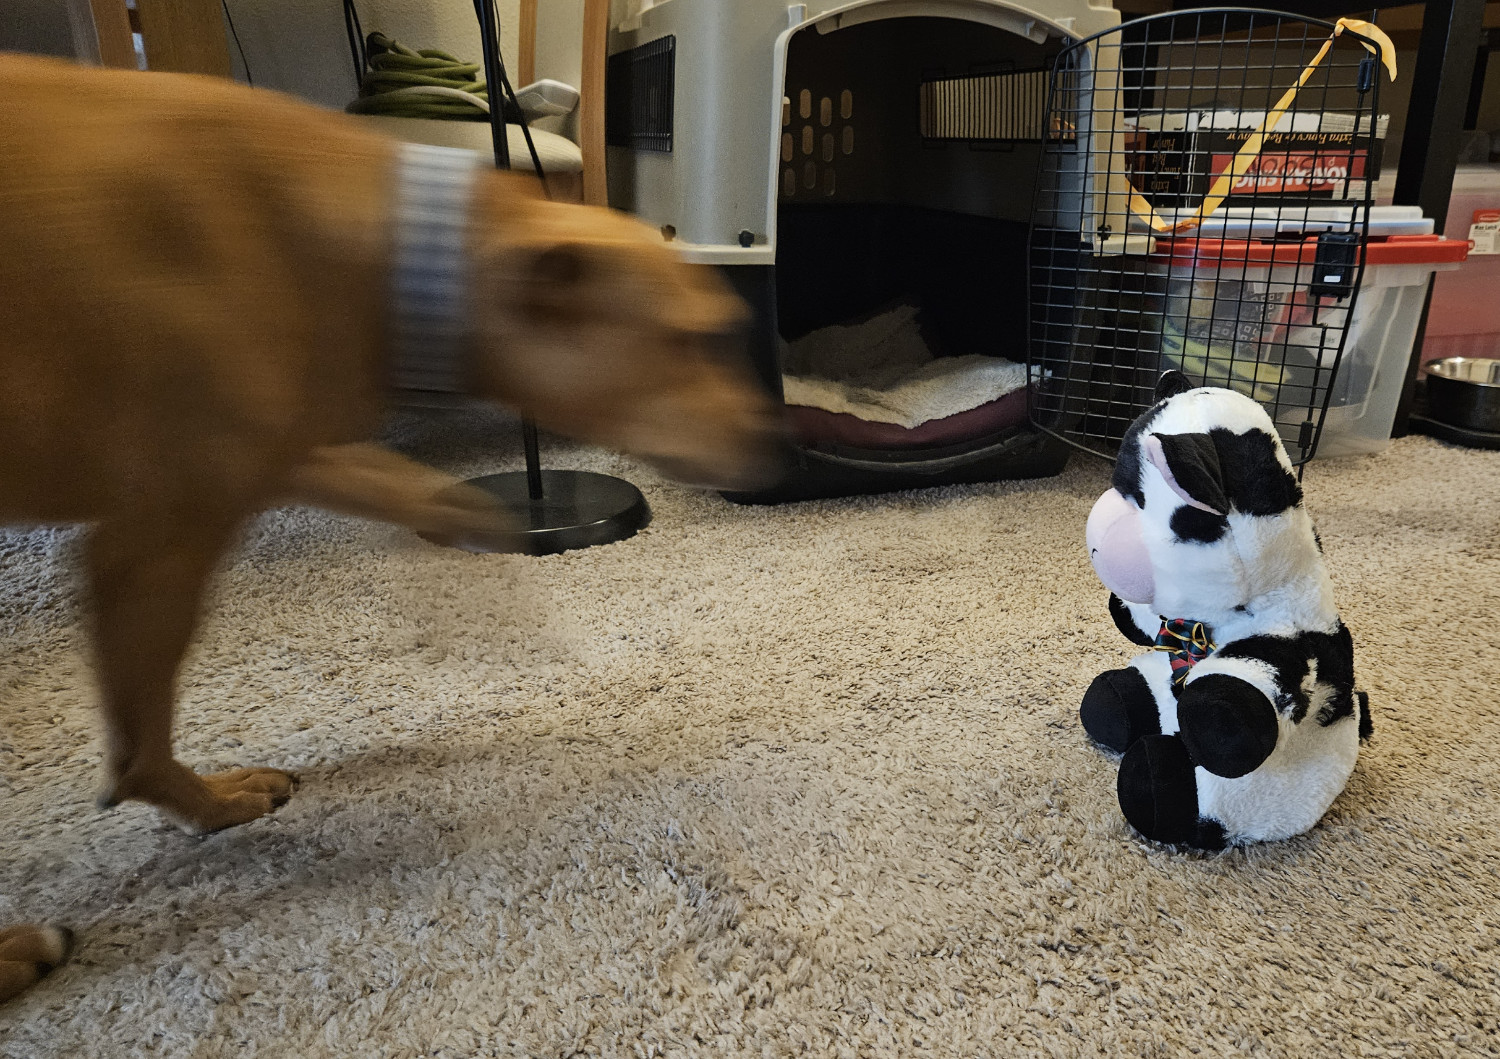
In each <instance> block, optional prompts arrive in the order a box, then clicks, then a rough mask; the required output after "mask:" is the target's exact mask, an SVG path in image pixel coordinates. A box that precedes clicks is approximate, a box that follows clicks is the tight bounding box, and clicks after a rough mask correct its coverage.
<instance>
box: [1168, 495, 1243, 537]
mask: <svg viewBox="0 0 1500 1059" xmlns="http://www.w3.org/2000/svg"><path fill="white" fill-rule="evenodd" d="M1169 524H1170V525H1171V527H1172V532H1173V533H1174V534H1176V536H1177V539H1178V540H1179V541H1182V542H1183V543H1192V544H1213V543H1214V542H1215V541H1219V540H1223V539H1224V534H1226V533H1228V532H1229V520H1228V519H1227V518H1225V517H1224V516H1223V515H1219V514H1216V513H1214V512H1212V511H1204V510H1203V509H1202V508H1196V507H1188V506H1187V505H1186V504H1184V505H1183V506H1182V507H1180V508H1178V509H1177V510H1176V511H1174V512H1172V518H1171V521H1170V523H1169Z"/></svg>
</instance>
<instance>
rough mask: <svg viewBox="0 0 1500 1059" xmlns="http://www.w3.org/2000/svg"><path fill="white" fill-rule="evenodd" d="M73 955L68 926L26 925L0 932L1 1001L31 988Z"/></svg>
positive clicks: (70, 932) (71, 938)
mask: <svg viewBox="0 0 1500 1059" xmlns="http://www.w3.org/2000/svg"><path fill="white" fill-rule="evenodd" d="M72 953H73V932H72V931H71V930H68V929H67V928H66V927H44V926H35V925H31V924H28V925H25V926H19V927H6V928H4V929H3V930H0V1001H5V1000H9V999H10V998H11V997H13V996H15V995H16V994H17V993H20V992H21V991H22V990H24V989H26V988H28V987H29V986H31V985H32V984H33V983H35V982H36V981H37V980H38V979H40V978H41V977H42V976H43V975H45V974H47V972H49V971H51V970H52V969H53V968H54V967H57V966H59V965H60V964H63V963H66V962H67V960H68V957H69V956H71V955H72Z"/></svg>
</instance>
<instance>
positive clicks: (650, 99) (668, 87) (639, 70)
mask: <svg viewBox="0 0 1500 1059" xmlns="http://www.w3.org/2000/svg"><path fill="white" fill-rule="evenodd" d="M605 79H606V85H605V92H604V138H605V142H607V143H608V144H609V145H610V146H611V147H630V148H633V149H635V150H637V151H660V152H663V153H668V154H670V153H671V151H672V93H673V92H674V91H675V88H676V79H677V38H676V37H662V38H660V39H659V40H653V41H651V42H649V43H647V44H642V45H641V46H640V47H638V48H631V49H629V50H628V51H622V52H619V53H617V54H615V55H611V56H610V57H609V65H608V69H607V70H606V72H605Z"/></svg>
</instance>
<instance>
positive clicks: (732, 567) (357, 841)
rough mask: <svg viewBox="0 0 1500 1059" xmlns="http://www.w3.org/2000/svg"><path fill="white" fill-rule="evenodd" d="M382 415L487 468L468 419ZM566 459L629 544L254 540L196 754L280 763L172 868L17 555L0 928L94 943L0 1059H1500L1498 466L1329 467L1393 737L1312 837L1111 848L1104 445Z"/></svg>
mask: <svg viewBox="0 0 1500 1059" xmlns="http://www.w3.org/2000/svg"><path fill="white" fill-rule="evenodd" d="M399 433H400V438H401V442H402V444H403V445H404V447H406V448H407V449H408V450H409V451H412V452H415V453H418V454H422V455H424V456H426V457H427V458H428V459H430V460H431V461H432V462H434V463H437V464H440V465H444V466H447V467H450V468H452V469H455V470H459V471H463V472H470V473H480V472H485V471H489V470H494V469H497V468H500V467H507V466H510V467H513V466H515V465H516V464H517V452H516V447H515V444H514V442H513V437H514V433H515V432H514V429H513V427H512V425H511V424H510V423H508V422H507V421H504V420H501V419H498V418H489V417H483V416H472V417H471V416H461V417H457V418H453V419H448V420H442V421H436V420H433V421H425V422H413V423H409V424H406V425H405V426H404V427H403V428H402V429H401V431H400V432H399ZM549 452H550V459H551V461H552V462H553V463H554V464H555V465H560V466H569V465H571V466H587V467H593V468H600V469H609V470H614V471H619V472H623V473H625V474H627V475H628V476H629V477H631V478H632V479H634V480H635V481H637V482H639V483H640V484H642V485H643V486H644V488H645V491H646V492H647V494H648V496H649V498H650V501H651V503H652V505H653V506H654V508H655V513H656V520H655V522H654V523H653V525H652V526H651V528H650V529H649V530H648V531H647V532H645V533H644V534H642V535H641V536H639V537H638V538H636V539H635V540H632V541H630V542H628V543H623V544H619V545H615V546H610V547H606V548H599V549H596V550H593V551H589V552H584V553H576V554H572V555H567V556H562V557H554V558H549V559H543V560H534V559H533V560H528V559H517V558H499V557H475V556H470V555H465V554H460V553H457V552H449V551H443V550H439V549H437V548H434V547H430V546H427V545H425V544H423V543H421V542H420V541H417V540H415V539H414V538H412V537H410V536H408V535H406V534H404V533H403V532H400V531H397V530H394V529H390V528H387V527H383V526H377V525H371V524H366V523H361V522H358V521H355V520H350V519H343V518H335V517H332V516H327V515H324V514H321V513H316V512H309V511H301V510H294V511H284V512H277V513H272V514H270V515H268V516H266V517H265V518H263V519H262V520H261V521H259V522H258V523H257V524H256V525H255V526H253V527H252V528H251V529H250V531H249V532H248V533H247V535H246V538H245V541H244V545H243V548H242V550H241V551H240V552H239V554H238V555H237V557H236V558H234V560H233V561H232V563H231V564H229V565H228V567H227V569H226V571H225V573H224V576H223V578H222V581H221V583H220V587H219V590H218V594H217V599H216V600H215V602H214V605H213V611H212V618H211V620H210V621H209V623H208V625H207V627H206V628H205V629H204V631H203V633H202V636H201V638H200V643H199V645H198V647H197V648H196V651H195V653H194V654H193V656H192V658H191V660H190V662H189V664H188V665H187V667H186V671H185V672H184V674H183V679H182V685H183V693H182V709H181V726H180V735H179V740H180V745H181V750H182V754H183V756H184V757H185V758H186V759H187V760H188V761H189V762H192V763H193V764H195V765H197V766H200V767H209V768H219V767H227V766H231V765H234V764H236V763H241V762H243V763H247V764H248V763H264V764H275V765H281V766H287V767H291V768H294V769H297V770H299V771H300V772H301V774H302V780H303V782H302V787H301V790H300V791H299V792H298V793H297V795H296V797H295V798H294V799H293V800H292V802H291V803H290V804H289V805H287V806H286V807H285V808H284V809H282V810H281V811H280V812H278V813H276V814H274V815H273V816H271V817H269V818H266V819H264V820H260V821H257V822H255V823H254V824H251V825H249V826H247V827H244V828H241V829H239V830H236V831H231V832H226V833H223V834H219V835H214V836H212V837H209V838H207V839H204V840H201V841H197V840H193V839H190V838H187V837H184V836H183V835H181V834H179V833H177V832H175V831H173V830H169V829H167V828H165V827H163V826H162V825H161V824H160V823H158V821H157V820H156V818H155V816H154V814H153V813H152V812H150V811H149V810H146V809H143V808H141V807H138V806H126V807H123V808H121V809H119V810H116V811H113V812H107V813H101V812H98V811H96V810H95V809H94V808H93V804H92V800H93V793H94V785H95V783H96V780H97V777H98V764H99V746H98V741H97V735H96V731H95V720H94V716H93V713H92V708H91V705H90V703H91V700H92V699H93V697H94V690H93V687H92V686H91V682H90V678H89V675H88V668H87V662H86V655H85V645H84V642H83V638H82V636H81V633H80V629H79V625H78V611H77V603H76V593H75V590H74V588H73V583H72V580H71V577H70V575H69V573H68V565H67V562H66V560H67V559H68V557H69V555H70V553H71V552H72V551H73V550H74V549H75V548H76V544H77V537H76V534H75V533H73V532H71V531H70V532H44V531H35V532H27V533H22V532H11V533H9V534H7V535H5V536H4V537H3V538H0V570H3V587H0V620H3V622H4V625H3V630H4V634H3V640H0V674H3V676H0V681H3V686H0V697H3V709H0V784H3V786H0V921H5V920H11V919H16V918H21V917H25V918H34V919H46V920H53V921H59V922H65V923H68V924H71V925H72V926H74V927H75V928H77V930H78V931H79V938H80V945H79V949H78V953H77V958H76V959H75V960H74V962H73V963H72V964H70V965H69V966H66V967H64V968H63V969H61V970H59V971H58V972H57V973H56V974H54V975H53V976H52V977H51V978H49V979H47V980H46V981H45V982H44V983H43V984H42V985H41V986H40V987H38V988H37V989H35V990H34V991H32V992H31V993H29V994H27V995H26V996H24V997H23V998H21V999H19V1000H18V1001H16V1002H14V1003H12V1004H9V1005H7V1006H5V1007H4V1008H0V1055H3V1056H5V1057H7V1059H42V1057H51V1056H56V1057H68V1059H75V1057H78V1059H82V1057H94V1056H99V1057H111V1059H112V1057H116V1056H153V1057H154V1056H193V1057H217V1056H234V1057H250V1056H267V1057H292V1056H295V1057H297V1059H306V1057H323V1056H327V1057H338V1059H346V1057H363V1056H379V1057H386V1056H390V1057H416V1056H438V1057H445V1059H467V1057H471V1056H491V1055H503V1056H528V1057H531V1056H535V1057H563V1056H575V1055H578V1056H626V1057H649V1056H756V1057H776V1056H802V1055H811V1056H881V1057H885V1056H889V1057H902V1059H906V1057H913V1056H940V1057H966V1056H1029V1055H1049V1056H1095V1055H1097V1056H1178V1055H1187V1054H1200V1055H1212V1056H1219V1055H1255V1056H1297V1057H1302V1056H1340V1057H1344V1056H1402V1057H1410V1056H1433V1057H1444V1059H1446V1057H1451V1056H1459V1055H1497V1054H1500V1037H1497V1033H1500V1021H1497V1020H1500V999H1497V998H1500V978H1497V965H1500V833H1497V832H1500V826H1497V825H1500V809H1497V805H1496V799H1497V795H1500V764H1497V763H1500V715H1497V705H1496V688H1497V685H1500V648H1497V645H1496V638H1497V630H1500V607H1497V597H1500V454H1491V453H1480V452H1472V451H1465V450H1460V449H1456V448H1449V447H1445V446H1443V445H1440V444H1438V443H1435V442H1433V441H1429V440H1426V439H1421V438H1410V439H1405V440H1401V441H1399V442H1397V443H1396V444H1395V445H1394V446H1393V447H1392V448H1391V449H1390V451H1389V452H1388V453H1386V454H1384V455H1382V456H1378V457H1366V458H1358V459H1352V460H1345V461H1330V462H1320V463H1316V464H1314V465H1313V466H1312V467H1311V468H1310V469H1309V471H1308V474H1307V481H1306V488H1307V493H1308V497H1309V505H1310V507H1311V509H1312V510H1313V513H1314V515H1315V517H1316V518H1317V520H1318V524H1319V528H1320V530H1321V531H1322V535H1323V540H1324V542H1325V543H1326V546H1327V554H1328V560H1329V562H1330V564H1331V566H1332V569H1333V574H1334V578H1335V581H1336V583H1337V585H1338V589H1339V595H1340V600H1341V604H1342V608H1343V613H1344V617H1345V619H1346V620H1347V622H1348V623H1349V625H1350V626H1351V627H1352V628H1353V630H1354V634H1355V639H1356V643H1357V645H1358V661H1357V664H1358V672H1359V676H1360V681H1361V683H1362V685H1363V687H1364V688H1366V689H1367V690H1368V691H1369V692H1370V697H1371V700H1372V703H1373V705H1374V710H1375V714H1374V716H1375V725H1376V735H1375V740H1374V742H1373V744H1371V745H1370V746H1369V747H1368V748H1367V750H1366V752H1365V753H1364V754H1363V756H1362V757H1361V759H1360V764H1359V768H1358V771H1357V772H1356V773H1355V776H1354V779H1353V781H1352V783H1351V784H1350V786H1349V788H1348V790H1347V791H1345V793H1344V795H1343V796H1342V797H1341V798H1340V799H1339V800H1338V802H1337V803H1336V804H1335V805H1334V807H1333V809H1332V811H1331V812H1330V814H1329V816H1328V817H1327V818H1326V819H1325V820H1324V822H1323V823H1322V825H1321V826H1319V827H1318V828H1317V829H1316V830H1315V831H1313V832H1312V833H1310V834H1308V835H1305V836H1303V837H1301V838H1299V839H1296V840H1294V841H1291V842H1287V843H1283V844H1280V845H1272V846H1264V847H1259V848H1253V849H1249V850H1240V851H1233V852H1229V853H1227V854H1224V855H1222V856H1199V855H1181V854H1177V853H1174V852H1171V851H1169V850H1166V849H1162V848H1155V847H1151V846H1149V845H1146V844H1144V843H1142V842H1141V841H1139V840H1138V839H1136V838H1135V837H1133V836H1132V834H1131V833H1130V832H1129V831H1128V830H1127V828H1126V827H1125V825H1124V823H1123V822H1122V820H1121V817H1120V815H1119V812H1118V810H1117V807H1116V804H1115V796H1114V764H1113V763H1112V762H1111V761H1110V760H1109V759H1108V758H1106V757H1105V756H1104V755H1102V754H1100V753H1099V752H1098V751H1096V750H1094V749H1093V748H1091V747H1090V745H1089V744H1088V743H1087V741H1086V740H1085V738H1084V735H1083V733H1082V731H1081V730H1080V729H1079V726H1078V723H1077V720H1076V704H1077V702H1078V700H1079V697H1080V695H1081V694H1082V693H1083V690H1084V688H1085V687H1086V686H1087V684H1088V682H1089V680H1090V678H1091V677H1092V676H1093V675H1094V674H1095V673H1096V672H1098V671H1100V670H1102V669H1106V668H1110V667H1114V666H1117V665H1120V664H1122V663H1123V661H1124V659H1125V658H1126V657H1127V656H1128V654H1129V653H1130V645H1129V644H1127V643H1126V642H1125V641H1124V640H1123V639H1122V638H1121V637H1120V636H1119V635H1118V634H1117V633H1116V632H1115V630H1114V628H1113V627H1112V625H1111V623H1110V621H1109V618H1108V617H1107V615H1106V612H1105V594H1104V592H1103V590H1102V589H1101V588H1100V587H1099V585H1098V584H1097V583H1096V581H1095V579H1094V577H1093V574H1092V572H1091V571H1090V569H1089V566H1088V563H1087V560H1086V557H1085V555H1084V552H1083V548H1082V544H1081V537H1082V533H1083V523H1084V518H1085V516H1086V514H1087V512H1088V510H1089V506H1090V505H1091V504H1092V502H1093V500H1094V498H1095V496H1096V495H1097V494H1098V492H1099V491H1100V490H1101V489H1102V488H1103V487H1104V485H1105V482H1106V468H1105V467H1104V465H1103V464H1102V463H1100V462H1096V461H1093V460H1090V459H1086V458H1078V459H1076V460H1075V461H1074V462H1073V464H1072V465H1071V466H1070V469H1069V470H1068V471H1067V472H1066V473H1065V474H1064V475H1063V476H1061V477H1060V478H1057V479H1052V480H1044V481H1037V482H1029V483H1008V484H1007V483H1001V484H994V485H984V486H972V487H962V488H950V489H942V490H936V491H929V492H921V493H909V494H903V495H894V496H883V497H874V498H867V499H855V500H840V501H829V502H822V503H810V504H802V505H796V506H789V507H781V508H761V509H753V508H752V509H747V508H739V507H734V506H731V505H729V504H727V503H726V502H724V501H722V500H721V499H719V498H718V497H717V496H715V495H711V494H699V493H693V492H690V491H687V490H684V489H680V488H678V487H676V486H672V485H669V484H667V483H665V482H663V481H662V480H661V479H660V478H658V477H656V476H655V475H653V474H652V473H650V472H648V471H646V470H644V469H642V468H641V467H639V466H636V465H633V464H631V463H628V462H626V461H623V460H619V459H616V458H613V457H609V456H604V455H601V454H598V453H594V452H590V451H586V450H577V449H572V448H569V447H566V446H562V445H553V446H551V447H550V449H549Z"/></svg>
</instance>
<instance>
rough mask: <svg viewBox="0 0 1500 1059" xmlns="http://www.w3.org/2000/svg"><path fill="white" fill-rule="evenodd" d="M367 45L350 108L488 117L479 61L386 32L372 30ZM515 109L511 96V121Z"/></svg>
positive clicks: (446, 116)
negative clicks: (416, 44) (412, 43)
mask: <svg viewBox="0 0 1500 1059" xmlns="http://www.w3.org/2000/svg"><path fill="white" fill-rule="evenodd" d="M366 49H367V59H366V63H365V72H364V76H363V77H362V78H361V79H360V86H359V98H357V99H356V100H354V102H352V103H350V104H349V106H348V107H347V108H345V109H347V110H348V111H349V112H350V113H352V114H384V115H387V116H389V117H400V118H440V119H446V120H449V121H488V120H489V115H490V95H489V88H488V86H487V85H486V84H485V83H484V78H483V77H482V76H481V75H480V70H481V66H480V64H479V63H471V62H464V61H463V60H462V59H459V58H457V57H455V56H453V55H449V54H448V53H447V52H445V51H440V50H439V49H437V48H423V49H421V50H420V51H418V50H416V49H413V48H408V47H407V46H406V45H404V44H402V43H401V42H400V41H396V40H392V39H391V38H390V37H387V36H386V35H385V34H384V33H371V34H370V35H369V37H368V38H366ZM502 98H503V97H502ZM512 109H513V108H512V107H510V106H509V105H508V101H507V106H506V107H505V111H506V114H505V118H506V120H507V121H515V120H516V118H515V117H513V116H512V115H511V113H510V111H511V110H512Z"/></svg>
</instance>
